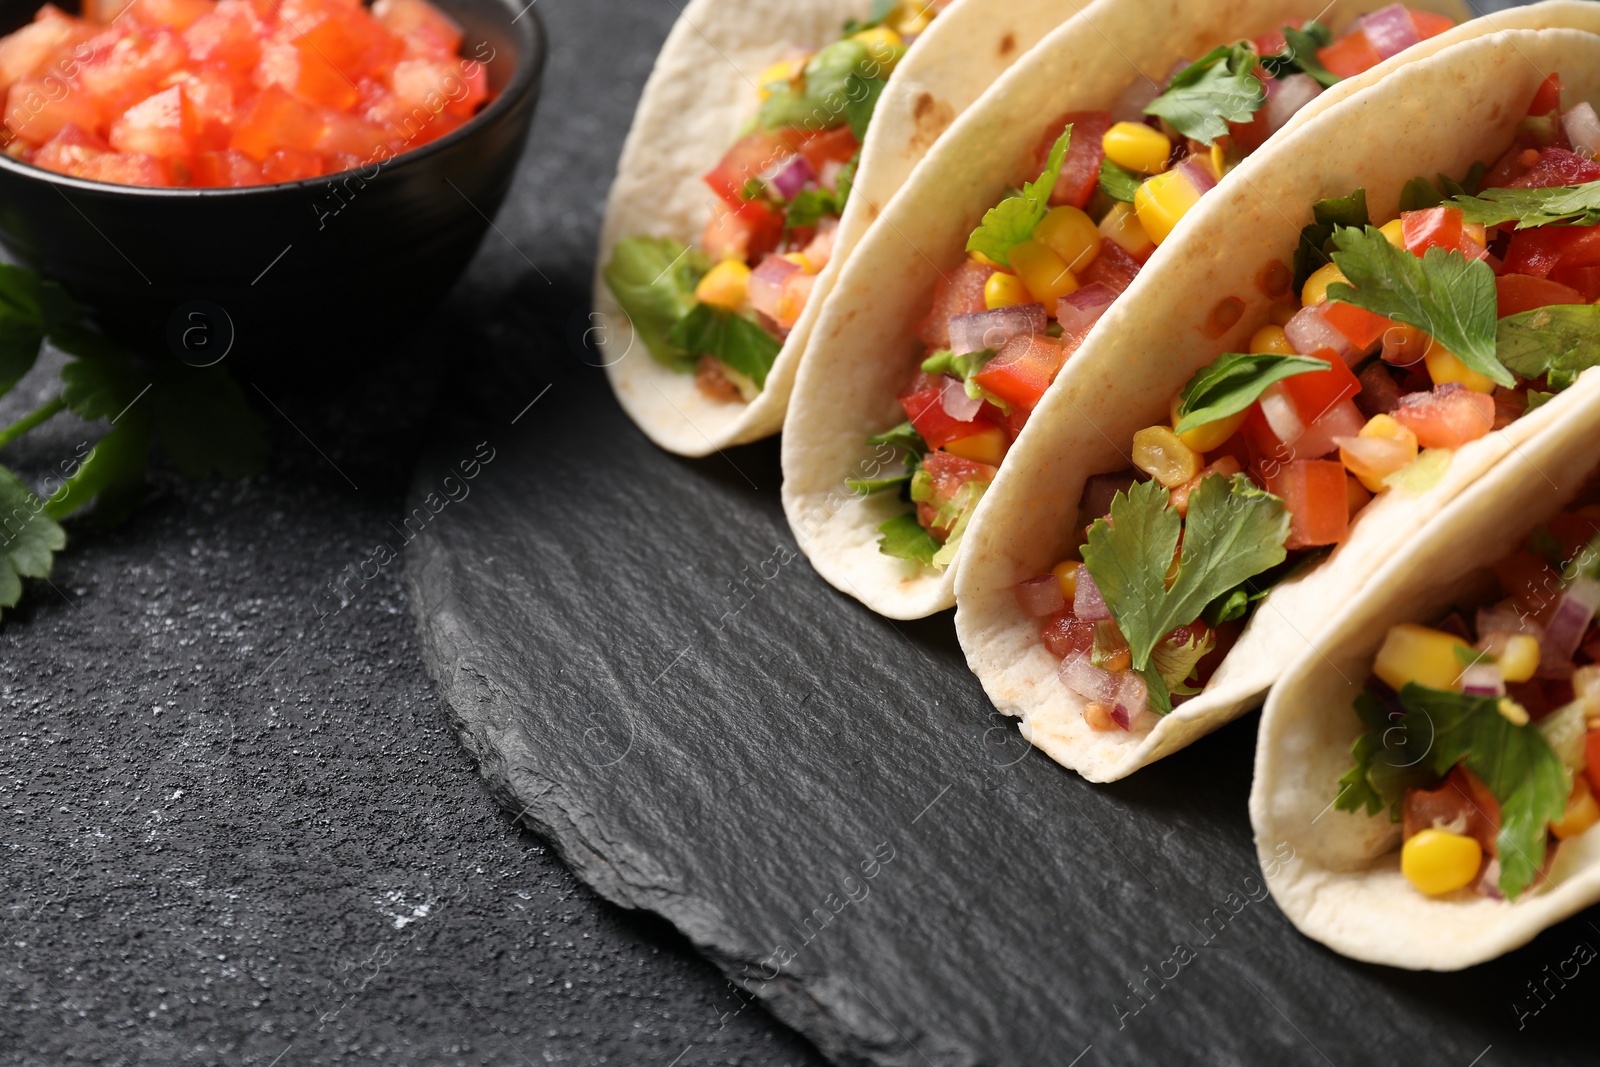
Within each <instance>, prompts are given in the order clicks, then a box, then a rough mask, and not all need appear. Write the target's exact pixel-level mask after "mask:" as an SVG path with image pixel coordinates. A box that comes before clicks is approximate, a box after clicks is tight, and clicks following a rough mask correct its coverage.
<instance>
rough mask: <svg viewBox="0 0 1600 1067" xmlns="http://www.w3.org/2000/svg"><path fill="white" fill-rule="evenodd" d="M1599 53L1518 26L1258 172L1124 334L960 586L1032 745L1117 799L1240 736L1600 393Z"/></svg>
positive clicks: (1273, 158) (1257, 163) (1087, 380)
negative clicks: (1249, 712) (1599, 240)
mask: <svg viewBox="0 0 1600 1067" xmlns="http://www.w3.org/2000/svg"><path fill="white" fill-rule="evenodd" d="M1571 7H1572V8H1573V9H1575V10H1567V13H1568V14H1572V15H1574V16H1585V17H1587V19H1588V20H1589V21H1590V23H1591V24H1593V22H1594V20H1593V15H1591V14H1589V12H1590V11H1591V10H1592V9H1590V8H1588V7H1587V6H1582V7H1580V6H1578V5H1572V6H1571ZM1552 10H1553V9H1551V8H1549V7H1548V6H1546V7H1545V8H1544V9H1543V10H1542V11H1541V9H1540V8H1530V9H1527V10H1526V11H1525V12H1524V14H1525V15H1529V16H1537V15H1541V14H1542V15H1548V14H1550V13H1551V11H1552ZM1596 45H1600V38H1597V37H1595V36H1594V35H1592V34H1590V33H1587V32H1583V31H1579V30H1573V29H1546V30H1539V31H1533V30H1508V31H1504V32H1496V33H1489V34H1487V35H1484V36H1480V37H1476V38H1472V39H1468V40H1464V41H1460V42H1458V43H1455V44H1451V45H1450V46H1448V47H1446V48H1443V49H1441V50H1439V51H1438V52H1437V53H1435V54H1433V55H1431V56H1427V57H1423V58H1417V59H1414V60H1413V61H1411V62H1407V63H1405V64H1404V65H1402V66H1400V67H1399V68H1398V69H1396V70H1394V71H1392V72H1391V73H1389V74H1388V75H1387V77H1386V79H1385V82H1384V83H1383V84H1381V85H1379V86H1378V87H1376V88H1374V89H1371V90H1369V91H1365V92H1361V93H1357V94H1354V95H1352V96H1350V97H1348V98H1346V99H1345V100H1343V101H1340V102H1339V103H1337V104H1335V105H1334V106H1332V107H1329V108H1327V109H1325V110H1324V111H1322V112H1321V113H1320V114H1318V115H1316V116H1314V117H1312V118H1310V119H1309V120H1307V121H1305V122H1303V123H1301V124H1299V125H1298V126H1297V127H1296V128H1294V129H1293V130H1291V131H1289V132H1288V135H1287V136H1286V137H1285V138H1284V139H1283V140H1282V141H1280V142H1279V143H1278V144H1277V145H1276V146H1275V147H1274V148H1272V149H1271V150H1270V151H1269V153H1268V154H1266V155H1264V156H1258V157H1256V158H1254V159H1251V160H1249V161H1247V162H1246V163H1245V164H1243V165H1242V166H1241V167H1240V169H1239V171H1238V172H1237V174H1236V175H1235V178H1236V179H1237V180H1236V181H1235V183H1234V184H1233V186H1232V188H1231V190H1230V191H1228V192H1226V193H1225V194H1222V195H1217V196H1216V197H1215V198H1214V199H1212V200H1211V201H1210V202H1209V203H1205V204H1203V205H1202V207H1201V208H1199V209H1197V210H1198V211H1200V212H1201V215H1200V216H1199V217H1197V218H1195V219H1194V224H1193V225H1192V226H1190V227H1188V228H1187V229H1186V230H1184V232H1182V233H1180V234H1178V235H1175V237H1174V238H1173V240H1174V241H1175V242H1176V245H1175V246H1174V247H1173V248H1172V249H1171V250H1172V252H1173V253H1174V254H1175V255H1174V261H1175V262H1181V264H1182V269H1181V270H1179V269H1176V268H1174V269H1171V270H1168V271H1166V272H1164V273H1163V274H1161V275H1159V276H1157V275H1151V276H1149V277H1145V278H1141V279H1140V281H1139V282H1138V283H1136V285H1135V287H1134V288H1133V289H1131V290H1130V292H1129V293H1128V296H1127V297H1126V299H1125V300H1124V301H1122V302H1120V303H1119V304H1118V305H1117V306H1115V307H1113V308H1112V310H1111V311H1110V312H1108V313H1107V315H1106V318H1105V322H1104V323H1103V325H1102V327H1101V330H1100V332H1099V334H1098V335H1097V336H1096V337H1093V338H1091V339H1090V341H1089V342H1088V343H1087V344H1086V345H1085V346H1084V347H1083V349H1082V350H1081V351H1080V352H1079V354H1078V356H1077V358H1076V359H1075V361H1074V363H1071V364H1069V365H1068V366H1069V373H1068V374H1065V375H1063V376H1062V377H1061V378H1060V379H1059V380H1058V381H1057V383H1056V386H1055V387H1054V388H1053V389H1052V390H1051V392H1050V393H1049V394H1048V395H1047V396H1046V398H1045V400H1044V401H1043V403H1042V404H1041V405H1040V407H1039V409H1038V411H1037V412H1036V417H1035V419H1034V420H1033V422H1032V423H1031V424H1030V428H1029V431H1028V433H1027V434H1026V435H1025V436H1024V438H1023V440H1022V442H1021V443H1020V444H1019V446H1018V447H1019V450H1021V451H1023V452H1024V459H1025V462H1024V463H1023V464H1022V465H1020V466H1017V467H1014V468H1011V469H1010V471H1009V472H1008V474H1007V475H1005V476H1003V477H1001V478H1000V479H998V480H997V481H996V482H995V484H994V486H993V488H992V489H991V491H990V493H989V495H988V498H987V500H986V503H985V506H984V508H983V509H982V510H981V511H980V512H979V514H978V517H977V521H975V522H974V523H973V525H972V527H971V529H970V530H969V531H968V543H967V546H966V548H965V550H964V551H965V552H966V553H967V555H966V557H965V560H964V562H963V564H962V566H961V570H960V573H959V574H958V576H957V596H958V600H959V603H960V606H959V609H958V612H957V618H956V623H957V630H958V633H959V635H960V637H961V641H962V644H963V647H964V648H965V650H966V652H967V656H968V662H969V663H970V664H971V666H972V668H973V669H974V671H976V673H977V674H978V676H979V679H980V680H981V681H982V683H983V685H984V687H985V689H986V690H987V692H988V693H989V695H990V697H991V698H992V699H993V700H994V702H995V704H996V706H997V707H998V708H999V709H1000V710H1001V711H1004V712H1007V713H1009V714H1013V715H1018V716H1020V717H1021V718H1022V719H1023V720H1024V721H1023V732H1024V734H1025V735H1026V736H1027V737H1028V738H1029V739H1030V740H1031V741H1032V742H1033V743H1034V744H1036V745H1038V746H1039V747H1041V748H1042V749H1044V750H1045V751H1046V752H1047V753H1048V754H1049V755H1050V756H1052V757H1053V758H1055V759H1056V760H1058V761H1059V762H1061V763H1063V764H1065V765H1067V766H1069V767H1072V768H1073V769H1076V770H1078V771H1080V772H1081V773H1082V774H1084V775H1085V776H1086V777H1089V778H1092V779H1096V780H1109V779H1114V778H1119V777H1121V776H1123V775H1126V774H1128V773H1130V772H1131V771H1133V770H1135V769H1137V768H1138V767H1141V766H1143V765H1145V764H1147V763H1149V762H1151V761H1153V760H1155V759H1158V758H1160V757H1161V756H1163V755H1166V754H1168V753H1170V752H1172V751H1174V750H1176V749H1178V748H1180V747H1182V746H1184V745H1186V744H1188V743H1189V742H1190V741H1192V740H1194V739H1195V738H1197V737H1199V736H1200V735H1202V734H1204V733H1207V732H1209V731H1210V730H1213V729H1215V728H1216V727H1217V726H1219V725H1221V724H1222V723H1224V722H1227V721H1228V720H1229V719H1231V718H1233V717H1235V716H1236V715H1238V714H1239V713H1241V712H1242V711H1243V710H1245V709H1246V708H1248V707H1250V706H1251V705H1252V704H1253V703H1254V702H1256V701H1257V700H1258V699H1259V698H1260V696H1261V695H1262V694H1263V693H1264V692H1265V691H1266V689H1267V688H1268V687H1269V686H1270V685H1271V684H1272V683H1273V681H1274V680H1275V679H1276V678H1277V676H1278V674H1279V673H1280V672H1281V671H1282V670H1283V668H1284V667H1285V666H1286V665H1287V664H1288V662H1289V661H1290V660H1291V659H1293V658H1294V657H1295V656H1296V655H1298V654H1299V653H1300V651H1302V650H1303V649H1304V648H1305V647H1307V645H1308V643H1310V642H1314V641H1315V640H1316V639H1317V636H1318V634H1319V632H1320V631H1321V629H1322V628H1323V627H1325V626H1326V625H1327V623H1328V621H1329V620H1330V619H1331V618H1332V617H1333V616H1334V615H1335V614H1336V613H1337V612H1338V610H1339V609H1340V607H1341V606H1342V605H1343V604H1345V603H1347V602H1348V601H1349V599H1350V598H1351V597H1352V596H1353V595H1355V594H1356V593H1357V591H1358V590H1360V589H1361V588H1362V586H1363V585H1364V583H1366V582H1367V581H1368V579H1369V578H1370V576H1371V575H1372V573H1373V572H1374V571H1375V570H1377V569H1378V568H1379V567H1380V566H1381V565H1382V564H1383V563H1385V562H1386V561H1387V560H1388V559H1389V557H1391V556H1392V555H1393V554H1394V552H1395V551H1396V549H1397V548H1398V547H1399V546H1400V545H1402V544H1403V543H1404V542H1405V541H1406V540H1407V539H1408V538H1410V537H1411V536H1412V535H1413V534H1414V533H1415V532H1416V531H1417V530H1418V529H1419V528H1421V527H1422V526H1423V525H1424V524H1425V523H1426V522H1427V520H1428V519H1429V518H1431V517H1432V516H1433V515H1434V514H1436V513H1437V512H1438V511H1439V509H1440V508H1442V507H1443V506H1444V505H1445V504H1447V503H1448V502H1449V501H1450V500H1451V499H1453V498H1454V497H1455V496H1456V495H1457V494H1459V493H1460V492H1461V491H1462V490H1463V489H1465V488H1466V487H1467V486H1470V485H1471V484H1473V483H1474V482H1475V481H1477V480H1478V478H1479V477H1481V476H1482V474H1483V473H1484V472H1485V471H1487V470H1488V469H1489V468H1491V467H1492V466H1493V465H1494V464H1495V463H1496V462H1497V461H1499V460H1500V459H1502V458H1504V457H1505V456H1506V455H1507V454H1509V453H1511V452H1513V451H1514V450H1516V449H1517V448H1519V447H1521V446H1522V445H1523V444H1524V443H1526V442H1527V441H1529V440H1531V439H1532V438H1533V436H1534V435H1536V434H1538V433H1539V432H1541V431H1542V430H1543V429H1544V428H1546V427H1549V426H1551V425H1553V424H1555V423H1556V422H1558V421H1559V419H1560V417H1561V413H1562V412H1563V411H1564V410H1565V407H1566V405H1564V404H1561V403H1557V400H1560V399H1562V397H1561V394H1562V393H1564V392H1565V391H1567V390H1569V389H1576V390H1579V391H1581V390H1583V389H1584V388H1585V385H1587V386H1588V387H1589V388H1600V383H1596V382H1591V381H1589V380H1588V379H1585V380H1584V382H1578V381H1577V379H1578V376H1579V374H1580V373H1581V372H1582V371H1583V370H1584V369H1585V368H1586V367H1587V366H1588V363H1589V361H1591V360H1592V359H1593V358H1594V356H1595V355H1596V354H1597V353H1600V347H1593V346H1591V344H1590V342H1591V341H1592V340H1594V338H1589V337H1588V336H1587V335H1585V334H1583V333H1582V331H1581V330H1575V329H1574V328H1573V327H1570V326H1568V325H1567V322H1568V318H1569V313H1567V312H1564V311H1551V310H1550V308H1552V307H1556V308H1560V307H1563V306H1566V305H1571V306H1574V307H1575V306H1577V305H1588V304H1590V303H1591V302H1592V301H1593V300H1594V299H1595V298H1596V297H1597V296H1600V269H1597V267H1600V259H1595V260H1593V262H1592V263H1591V260H1590V258H1589V257H1590V255H1591V253H1590V252H1589V251H1588V249H1590V248H1591V247H1600V245H1595V244H1594V243H1593V242H1591V243H1589V244H1578V243H1576V242H1578V241H1579V239H1580V238H1587V237H1591V236H1592V235H1594V234H1595V233H1596V231H1594V230H1592V229H1589V228H1588V226H1587V224H1588V223H1591V222H1596V221H1600V212H1595V213H1593V214H1591V213H1590V209H1589V208H1588V207H1586V206H1584V205H1586V204H1587V203H1588V201H1587V200H1586V199H1585V198H1591V197H1594V196H1595V194H1596V191H1597V190H1600V184H1593V183H1595V182H1596V181H1597V180H1600V163H1596V162H1595V160H1594V158H1593V155H1594V153H1596V152H1600V138H1597V137H1596V136H1595V133H1596V119H1595V113H1594V109H1593V107H1592V101H1594V100H1596V99H1600V95H1597V93H1600V82H1597V81H1596V79H1595V77H1594V75H1593V74H1592V73H1590V66H1589V62H1588V61H1589V60H1590V59H1591V58H1593V56H1592V55H1591V50H1592V49H1593V48H1594V47H1595V46H1596ZM1579 57H1581V58H1582V61H1581V62H1579V61H1578V59H1579ZM1563 59H1565V60H1568V62H1567V63H1565V64H1563V63H1561V62H1558V61H1559V60H1563ZM1546 60H1548V62H1546ZM1535 63H1537V64H1540V65H1541V67H1542V69H1536V68H1535V66H1534V65H1533V64H1535ZM1544 71H1550V72H1556V73H1551V74H1550V76H1548V77H1546V75H1545V73H1544ZM1568 71H1574V73H1572V74H1568ZM1564 75H1565V76H1567V77H1568V79H1569V81H1568V84H1567V85H1566V86H1565V88H1563V86H1562V81H1561V79H1562V76H1564ZM1474 194H1476V195H1474ZM1597 203H1600V202H1597ZM1574 204H1576V205H1577V206H1576V207H1573V209H1572V211H1571V212H1570V213H1568V214H1560V213H1557V212H1559V210H1560V209H1561V208H1562V207H1563V206H1572V205H1574ZM1573 223H1581V224H1583V225H1573ZM1552 398H1554V399H1552ZM1180 546H1181V551H1180Z"/></svg>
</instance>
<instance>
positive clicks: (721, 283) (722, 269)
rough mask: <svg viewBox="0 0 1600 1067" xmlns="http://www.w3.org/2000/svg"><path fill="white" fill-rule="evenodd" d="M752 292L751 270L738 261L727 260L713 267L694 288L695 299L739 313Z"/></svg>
mask: <svg viewBox="0 0 1600 1067" xmlns="http://www.w3.org/2000/svg"><path fill="white" fill-rule="evenodd" d="M749 291H750V268H749V267H747V266H745V265H744V264H743V263H740V262H739V261H738V260H737V259H725V260H723V261H722V262H721V263H718V264H717V265H716V266H715V267H712V268H711V270H710V271H708V272H707V274H706V276H705V277H704V278H701V279H700V284H699V285H697V286H695V287H694V298H695V299H696V300H698V301H700V303H702V304H710V305H711V306H712V307H719V308H725V309H727V310H728V311H738V310H739V309H740V308H741V307H743V306H744V301H745V296H746V295H747V294H748V293H749Z"/></svg>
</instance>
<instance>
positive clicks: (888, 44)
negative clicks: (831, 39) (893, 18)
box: [850, 26, 906, 78]
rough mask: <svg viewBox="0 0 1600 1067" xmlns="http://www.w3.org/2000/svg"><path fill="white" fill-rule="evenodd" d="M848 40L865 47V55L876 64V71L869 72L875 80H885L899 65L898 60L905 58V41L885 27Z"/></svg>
mask: <svg viewBox="0 0 1600 1067" xmlns="http://www.w3.org/2000/svg"><path fill="white" fill-rule="evenodd" d="M850 39H851V40H852V41H856V42H857V43H859V44H863V45H865V46H866V48H867V54H868V55H869V56H870V57H871V58H872V62H873V63H874V64H876V69H875V70H871V71H869V73H871V74H872V76H873V77H875V78H887V77H888V76H889V75H891V74H893V73H894V68H895V67H897V66H899V65H900V60H902V59H903V58H905V54H906V44H905V39H904V38H902V37H901V36H900V35H899V34H898V33H895V32H894V31H893V30H891V29H890V28H889V27H887V26H878V27H876V28H874V29H870V30H862V31H861V32H860V33H857V34H854V35H852V36H851V38H850Z"/></svg>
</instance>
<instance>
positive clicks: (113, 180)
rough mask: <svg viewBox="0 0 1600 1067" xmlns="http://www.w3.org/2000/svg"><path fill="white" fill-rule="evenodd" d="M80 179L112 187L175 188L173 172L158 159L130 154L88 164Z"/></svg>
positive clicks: (80, 171) (102, 157) (98, 158)
mask: <svg viewBox="0 0 1600 1067" xmlns="http://www.w3.org/2000/svg"><path fill="white" fill-rule="evenodd" d="M78 177H80V178H84V179H87V180H88V181H92V182H109V183H110V184H112V185H151V186H159V185H176V184H177V182H176V181H174V180H173V175H172V168H171V167H170V166H169V165H168V164H167V162H166V161H165V160H161V159H157V158H156V157H155V156H146V155H139V154H136V153H127V152H107V153H105V154H104V155H99V156H95V157H94V158H93V159H90V160H88V161H86V162H85V163H84V164H83V166H82V167H80V168H79V169H78Z"/></svg>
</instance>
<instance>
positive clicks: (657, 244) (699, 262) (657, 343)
mask: <svg viewBox="0 0 1600 1067" xmlns="http://www.w3.org/2000/svg"><path fill="white" fill-rule="evenodd" d="M710 269H711V260H710V258H709V257H707V256H706V254H705V253H704V252H701V251H700V250H699V249H697V248H696V249H691V248H688V247H686V246H684V245H683V244H680V243H679V242H677V241H674V240H672V239H671V238H668V237H625V238H623V239H622V240H620V241H618V242H617V245H616V247H615V248H614V249H612V252H611V262H609V263H607V264H606V267H605V272H604V273H605V279H606V285H608V286H609V287H610V288H611V293H612V295H613V296H615V297H616V298H617V303H618V304H621V305H622V310H623V312H624V313H626V314H627V316H628V319H629V321H631V322H632V323H633V331H634V333H635V334H636V335H637V336H638V338H639V340H641V341H643V342H644V345H645V348H647V349H648V350H649V351H650V354H651V355H652V356H654V357H655V359H656V360H657V362H660V363H665V364H666V365H667V366H669V367H674V368H677V369H680V370H684V369H688V370H692V369H693V367H694V360H693V359H692V358H691V355H690V353H689V352H687V351H686V350H685V349H684V347H683V346H682V345H680V344H675V343H674V342H673V341H671V340H670V335H671V333H672V328H673V327H674V326H676V325H677V323H678V321H679V320H680V319H682V318H683V317H684V316H685V315H687V314H689V311H690V309H691V308H693V307H694V306H695V300H694V289H695V286H697V285H699V284H700V279H701V278H704V277H705V275H706V272H707V271H709V270H710Z"/></svg>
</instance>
